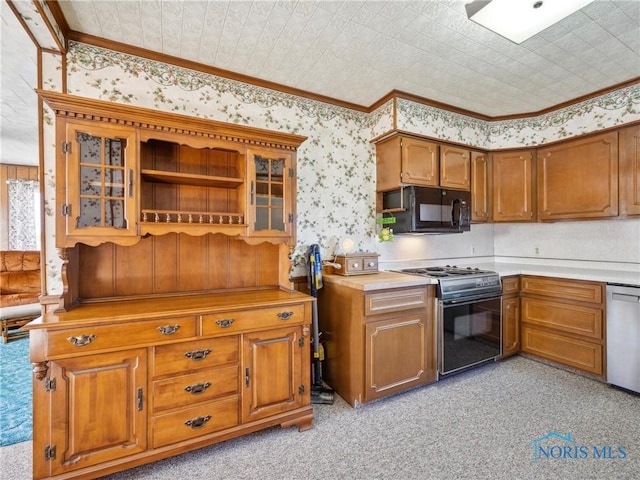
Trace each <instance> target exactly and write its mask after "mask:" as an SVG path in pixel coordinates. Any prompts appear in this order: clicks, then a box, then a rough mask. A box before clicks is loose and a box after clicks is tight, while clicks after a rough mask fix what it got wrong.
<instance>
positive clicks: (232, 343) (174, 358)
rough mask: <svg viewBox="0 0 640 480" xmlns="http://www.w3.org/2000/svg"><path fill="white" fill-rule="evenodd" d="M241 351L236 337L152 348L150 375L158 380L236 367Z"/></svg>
mask: <svg viewBox="0 0 640 480" xmlns="http://www.w3.org/2000/svg"><path fill="white" fill-rule="evenodd" d="M239 358H240V347H239V343H238V336H237V335H230V336H228V337H221V338H207V339H200V340H193V341H191V342H181V343H174V344H170V345H160V346H157V347H155V354H154V356H153V375H154V376H155V377H160V376H163V375H172V374H176V373H185V372H188V371H193V370H202V369H206V368H211V367H215V366H218V365H225V364H231V363H237V362H238V359H239Z"/></svg>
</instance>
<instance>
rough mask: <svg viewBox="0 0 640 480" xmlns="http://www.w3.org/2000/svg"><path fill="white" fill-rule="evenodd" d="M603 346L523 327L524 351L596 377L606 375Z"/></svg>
mask: <svg viewBox="0 0 640 480" xmlns="http://www.w3.org/2000/svg"><path fill="white" fill-rule="evenodd" d="M603 348H604V347H603V346H602V345H600V344H597V343H592V342H585V341H582V340H578V339H576V338H572V337H567V336H565V335H559V334H555V333H551V332H547V331H542V330H538V329H536V328H531V327H528V326H526V325H523V326H522V351H523V352H525V353H530V354H532V355H537V356H539V357H542V358H546V359H548V360H551V361H554V362H558V363H562V364H564V365H568V366H570V367H574V368H578V369H580V370H584V371H585V372H588V373H593V374H594V375H603V374H604V360H603Z"/></svg>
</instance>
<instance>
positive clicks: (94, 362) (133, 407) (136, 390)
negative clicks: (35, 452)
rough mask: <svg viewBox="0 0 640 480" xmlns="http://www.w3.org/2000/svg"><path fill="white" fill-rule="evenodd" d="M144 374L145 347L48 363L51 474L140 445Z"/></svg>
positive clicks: (139, 448)
mask: <svg viewBox="0 0 640 480" xmlns="http://www.w3.org/2000/svg"><path fill="white" fill-rule="evenodd" d="M146 375H147V365H146V350H145V349H136V350H128V351H123V352H113V353H105V354H100V355H91V356H83V357H76V358H71V359H66V360H60V361H57V362H52V363H51V376H52V378H55V379H56V388H55V390H53V391H52V392H51V409H52V419H53V422H52V429H51V444H52V445H55V446H56V451H57V454H56V458H55V460H54V464H53V465H52V470H53V473H54V474H59V473H63V472H66V471H68V470H75V469H79V468H83V467H88V466H91V465H96V464H98V463H102V462H107V461H109V460H114V459H118V458H121V457H124V456H127V455H131V454H134V453H138V452H142V451H144V450H146V446H147V442H146V439H147V431H146V428H147V417H146V415H147V412H146V396H147V392H146Z"/></svg>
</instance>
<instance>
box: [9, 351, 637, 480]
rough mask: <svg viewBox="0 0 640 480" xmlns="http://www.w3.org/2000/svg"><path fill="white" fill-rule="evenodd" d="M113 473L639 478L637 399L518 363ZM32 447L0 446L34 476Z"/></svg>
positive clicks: (14, 475)
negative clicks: (302, 428) (304, 425)
mask: <svg viewBox="0 0 640 480" xmlns="http://www.w3.org/2000/svg"><path fill="white" fill-rule="evenodd" d="M314 411H315V414H316V419H315V422H314V428H313V429H312V430H309V431H307V432H302V433H299V432H297V431H296V430H295V429H294V428H291V429H281V428H279V427H276V428H273V429H270V430H267V431H263V432H258V433H255V434H251V435H248V436H245V437H242V438H237V439H234V440H230V441H227V442H224V443H222V444H219V445H214V446H211V447H207V448H203V449H200V450H197V451H195V452H190V453H187V454H184V455H181V456H178V457H175V458H172V459H167V460H163V461H160V462H156V463H154V464H150V465H145V466H142V467H138V468H135V469H131V470H128V471H125V472H121V473H118V474H114V475H112V476H110V477H107V478H109V479H111V480H121V479H154V480H157V479H175V478H194V479H198V478H202V479H205V478H206V479H227V480H232V479H274V480H275V479H300V478H304V479H318V480H327V479H365V478H366V479H376V478H379V479H395V478H407V479H425V478H437V479H449V478H451V479H453V478H456V479H459V478H470V479H471V478H478V479H480V478H482V479H488V478H491V479H497V478H505V479H514V478H517V479H529V478H531V479H537V478H540V479H548V478H560V477H568V478H582V479H587V478H598V479H603V478H607V479H615V478H621V479H622V478H629V479H631V478H637V477H638V472H640V396H638V395H635V394H631V393H627V392H624V391H621V390H618V389H616V388H613V387H610V386H609V385H607V384H604V383H601V382H598V381H596V380H592V379H590V378H586V377H583V376H580V375H575V374H573V373H570V372H567V371H564V370H560V369H557V368H555V367H553V366H549V365H545V364H543V363H540V362H537V361H534V360H531V359H529V358H524V357H521V356H516V357H512V358H510V359H507V360H504V361H501V362H497V363H494V364H489V365H486V366H483V367H480V368H478V369H475V370H471V371H468V372H465V373H462V374H460V375H456V376H453V377H451V378H448V379H446V380H443V381H441V382H438V383H434V384H431V385H429V386H426V387H421V388H418V389H415V390H412V391H410V392H405V393H402V394H399V395H396V396H394V397H391V398H387V399H383V400H380V401H377V402H374V403H372V404H368V405H365V406H361V407H360V408H357V409H353V408H351V407H350V406H349V405H348V404H347V403H346V402H344V401H343V400H342V399H340V398H339V397H337V398H336V401H335V402H334V404H333V405H314ZM30 457H31V443H30V442H25V443H22V444H17V445H13V446H10V447H4V448H2V449H0V462H1V463H2V472H1V475H0V476H1V478H3V479H5V478H7V479H9V478H10V479H12V480H21V479H28V478H31V476H30V475H29V474H28V472H29V471H30V468H31V467H30Z"/></svg>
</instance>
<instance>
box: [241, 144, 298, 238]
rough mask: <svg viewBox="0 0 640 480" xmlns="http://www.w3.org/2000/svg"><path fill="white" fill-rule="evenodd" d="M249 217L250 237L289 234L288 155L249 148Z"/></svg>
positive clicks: (289, 163) (283, 235)
mask: <svg viewBox="0 0 640 480" xmlns="http://www.w3.org/2000/svg"><path fill="white" fill-rule="evenodd" d="M247 157H248V161H249V166H248V167H249V174H250V179H251V185H250V188H249V195H250V199H249V205H250V214H251V216H250V220H249V230H250V234H251V235H253V236H268V237H288V236H290V235H291V231H292V229H291V224H292V221H293V219H292V217H291V198H290V196H291V190H290V182H291V175H292V173H290V172H291V154H289V153H286V152H276V151H267V150H264V151H263V150H249V151H248V155H247Z"/></svg>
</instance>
